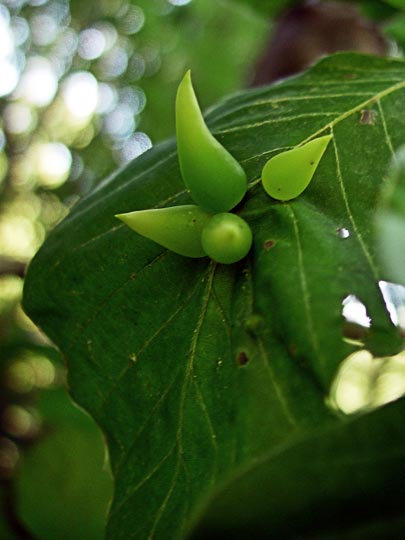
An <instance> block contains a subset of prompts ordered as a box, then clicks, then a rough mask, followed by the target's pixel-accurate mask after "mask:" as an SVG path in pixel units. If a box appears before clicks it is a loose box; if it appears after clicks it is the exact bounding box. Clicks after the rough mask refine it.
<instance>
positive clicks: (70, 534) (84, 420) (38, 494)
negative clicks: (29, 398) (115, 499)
mask: <svg viewBox="0 0 405 540" xmlns="http://www.w3.org/2000/svg"><path fill="white" fill-rule="evenodd" d="M39 410H40V412H41V414H42V415H44V418H45V425H44V426H43V427H44V430H43V434H42V436H41V437H40V438H39V439H38V440H37V441H35V443H34V444H33V445H32V446H31V447H30V448H28V449H27V451H26V452H25V454H24V457H23V459H22V464H21V466H20V468H19V470H18V474H17V476H16V479H15V485H16V489H15V491H16V500H17V505H18V514H19V516H20V517H21V519H22V521H23V522H24V523H25V524H26V525H27V527H28V529H29V530H30V531H32V533H33V534H34V536H35V538H41V539H42V540H71V539H72V538H85V539H86V540H100V539H101V538H102V537H103V531H104V528H105V522H106V514H107V505H108V501H109V499H110V497H111V492H112V489H111V488H112V482H111V477H110V475H109V474H108V471H107V470H106V467H105V455H104V448H103V444H102V440H101V437H100V432H99V431H98V429H97V428H96V426H95V425H94V422H92V421H91V419H90V418H89V417H88V416H87V415H85V414H84V413H83V411H80V410H79V409H78V408H77V407H74V406H73V404H72V402H71V401H70V400H69V399H68V397H67V395H66V393H65V391H64V390H56V391H55V390H54V391H47V392H44V393H43V395H42V396H41V403H40V407H39Z"/></svg>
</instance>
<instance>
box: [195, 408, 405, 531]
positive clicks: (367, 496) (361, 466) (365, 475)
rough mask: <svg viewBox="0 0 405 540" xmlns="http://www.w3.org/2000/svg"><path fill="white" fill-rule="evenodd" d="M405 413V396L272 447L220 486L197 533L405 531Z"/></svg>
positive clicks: (206, 510)
mask: <svg viewBox="0 0 405 540" xmlns="http://www.w3.org/2000/svg"><path fill="white" fill-rule="evenodd" d="M404 413H405V401H404V400H403V399H402V400H400V401H398V402H397V403H394V404H391V405H389V406H387V407H385V408H384V409H380V410H379V411H377V412H374V413H371V414H368V415H365V416H360V417H357V418H354V419H353V418H351V419H350V420H349V421H345V422H341V423H338V424H334V425H332V426H329V428H328V429H322V430H320V431H319V432H316V431H315V432H313V433H312V434H311V435H310V436H309V437H307V436H306V437H301V438H298V440H296V441H294V442H293V443H292V444H291V443H290V444H287V445H285V446H281V447H276V448H273V449H272V450H271V451H269V453H268V454H267V455H266V456H262V458H261V459H260V460H258V461H257V462H256V463H253V464H251V465H250V466H249V467H247V468H246V469H245V470H241V471H240V472H239V474H238V475H237V476H236V477H235V478H234V479H233V480H232V481H231V482H229V483H228V484H225V485H224V486H222V488H221V489H220V490H219V491H218V493H216V495H215V497H213V498H212V499H211V500H210V501H209V504H208V505H207V508H206V509H205V514H203V516H202V518H201V520H200V523H199V525H198V527H197V528H196V530H195V531H194V533H193V535H192V538H193V540H200V539H201V540H203V539H204V540H205V539H207V538H209V539H210V540H220V539H223V538H232V540H244V539H246V538H249V539H252V540H265V539H268V538H285V539H297V538H299V539H302V540H304V539H308V540H309V539H311V540H312V539H319V540H321V539H322V538H324V539H326V538H333V539H335V538H337V539H342V540H344V539H345V540H355V539H357V540H360V539H364V540H366V539H367V540H370V539H371V540H381V539H382V538H401V537H402V535H403V532H404V530H405V520H404V516H403V505H404V500H405V487H404V483H403V481H402V479H403V474H404V469H405V465H404V457H405V431H404V429H403V422H402V419H403V415H404ZM314 516H316V519H314ZM269 531H271V536H270V535H269Z"/></svg>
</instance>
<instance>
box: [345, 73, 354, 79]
mask: <svg viewBox="0 0 405 540" xmlns="http://www.w3.org/2000/svg"><path fill="white" fill-rule="evenodd" d="M343 78H344V79H357V74H356V73H343Z"/></svg>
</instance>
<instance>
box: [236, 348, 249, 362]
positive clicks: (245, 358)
mask: <svg viewBox="0 0 405 540" xmlns="http://www.w3.org/2000/svg"><path fill="white" fill-rule="evenodd" d="M248 362H249V357H248V355H247V354H246V353H245V352H244V351H240V352H238V355H237V357H236V363H237V364H238V366H246V364H247V363H248Z"/></svg>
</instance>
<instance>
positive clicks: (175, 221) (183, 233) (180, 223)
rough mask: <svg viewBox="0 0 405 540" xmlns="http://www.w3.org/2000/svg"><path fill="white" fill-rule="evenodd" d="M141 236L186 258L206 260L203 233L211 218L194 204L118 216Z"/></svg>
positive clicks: (209, 214)
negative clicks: (202, 239)
mask: <svg viewBox="0 0 405 540" xmlns="http://www.w3.org/2000/svg"><path fill="white" fill-rule="evenodd" d="M115 217H116V218H118V219H120V220H121V221H123V222H124V223H125V224H126V225H128V227H130V228H131V229H133V230H134V231H136V232H137V233H138V234H141V235H142V236H145V237H146V238H149V239H150V240H153V241H154V242H156V243H157V244H160V245H161V246H163V247H165V248H167V249H170V250H171V251H174V253H177V254H179V255H184V256H186V257H205V255H206V253H205V251H204V250H203V248H202V245H201V233H202V229H203V227H204V225H206V223H208V221H209V220H210V218H211V217H212V214H211V213H210V212H207V211H206V210H204V209H203V208H201V207H200V206H196V205H193V204H190V205H185V206H171V207H169V208H154V209H151V210H139V211H136V212H129V213H127V214H117V215H116V216H115Z"/></svg>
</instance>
